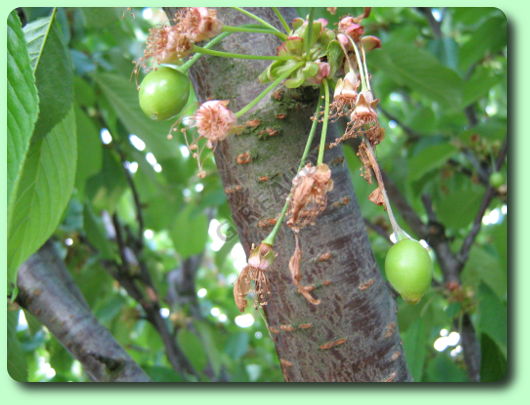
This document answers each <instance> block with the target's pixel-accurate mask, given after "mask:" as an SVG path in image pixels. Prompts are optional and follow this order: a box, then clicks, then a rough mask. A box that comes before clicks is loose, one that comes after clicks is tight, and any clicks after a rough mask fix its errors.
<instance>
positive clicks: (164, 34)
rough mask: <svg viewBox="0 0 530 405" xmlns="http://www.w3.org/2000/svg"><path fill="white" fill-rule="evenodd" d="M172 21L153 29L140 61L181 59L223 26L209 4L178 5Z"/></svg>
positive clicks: (178, 60) (174, 60) (173, 60)
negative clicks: (180, 7)
mask: <svg viewBox="0 0 530 405" xmlns="http://www.w3.org/2000/svg"><path fill="white" fill-rule="evenodd" d="M172 23H173V24H172V25H164V26H161V27H154V28H151V29H150V31H149V36H148V37H147V46H146V49H145V51H144V56H143V58H142V59H141V64H144V63H145V61H147V60H153V61H154V62H156V63H158V64H160V63H174V64H176V63H179V62H180V61H181V60H182V58H184V57H186V56H187V55H189V54H190V52H191V50H192V48H193V44H195V43H197V42H201V41H204V40H207V39H209V38H213V37H214V36H216V35H217V34H219V33H220V32H221V29H222V23H221V22H220V21H219V20H218V19H217V15H216V11H215V10H212V9H210V8H206V7H187V8H182V9H179V10H178V11H177V12H176V13H175V16H174V17H173V21H172Z"/></svg>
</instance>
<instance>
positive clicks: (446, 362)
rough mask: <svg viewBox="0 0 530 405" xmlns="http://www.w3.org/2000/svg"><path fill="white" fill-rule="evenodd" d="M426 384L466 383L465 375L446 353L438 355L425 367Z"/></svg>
mask: <svg viewBox="0 0 530 405" xmlns="http://www.w3.org/2000/svg"><path fill="white" fill-rule="evenodd" d="M425 381H426V382H467V381H468V377H467V373H466V372H465V371H464V370H463V369H462V368H460V367H458V366H457V365H456V364H455V363H454V361H452V360H451V358H450V357H449V356H448V355H447V354H446V353H439V354H437V355H436V357H435V358H434V359H433V360H431V361H430V363H429V366H428V367H427V378H426V380H425Z"/></svg>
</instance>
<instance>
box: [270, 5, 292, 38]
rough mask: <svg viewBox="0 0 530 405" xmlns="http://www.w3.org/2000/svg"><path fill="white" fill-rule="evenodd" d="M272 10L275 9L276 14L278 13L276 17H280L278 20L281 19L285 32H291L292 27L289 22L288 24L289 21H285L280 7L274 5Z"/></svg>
mask: <svg viewBox="0 0 530 405" xmlns="http://www.w3.org/2000/svg"><path fill="white" fill-rule="evenodd" d="M272 11H274V14H276V17H278V20H280V23H281V24H282V26H283V29H284V30H285V32H287V33H289V32H290V31H291V27H289V24H287V21H285V18H283V15H282V13H280V10H278V7H272Z"/></svg>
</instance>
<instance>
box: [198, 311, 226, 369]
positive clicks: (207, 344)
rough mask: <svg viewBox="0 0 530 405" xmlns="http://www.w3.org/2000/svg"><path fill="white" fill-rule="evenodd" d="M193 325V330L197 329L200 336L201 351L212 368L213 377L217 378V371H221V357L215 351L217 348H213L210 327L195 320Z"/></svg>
mask: <svg viewBox="0 0 530 405" xmlns="http://www.w3.org/2000/svg"><path fill="white" fill-rule="evenodd" d="M193 325H194V326H195V328H197V331H198V332H199V334H200V336H201V341H202V343H203V347H204V349H203V350H204V351H205V352H206V354H207V356H208V360H209V364H210V366H211V367H212V371H213V372H214V375H216V376H217V375H219V371H220V370H221V356H220V354H219V351H218V350H217V347H216V346H215V341H214V339H213V333H212V331H211V327H210V326H209V325H208V324H207V323H206V322H204V321H202V322H201V321H197V320H195V321H194V322H193Z"/></svg>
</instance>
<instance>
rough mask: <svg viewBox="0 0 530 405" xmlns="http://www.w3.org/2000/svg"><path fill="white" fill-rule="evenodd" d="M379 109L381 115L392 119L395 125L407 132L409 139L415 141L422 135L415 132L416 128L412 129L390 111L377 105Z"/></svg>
mask: <svg viewBox="0 0 530 405" xmlns="http://www.w3.org/2000/svg"><path fill="white" fill-rule="evenodd" d="M379 110H380V111H381V112H382V113H383V115H384V116H385V117H386V118H387V119H388V120H390V121H394V122H395V123H396V124H397V125H399V126H400V127H401V128H402V129H403V131H405V133H406V134H407V136H408V138H409V140H410V141H412V142H414V141H417V140H418V139H420V138H421V137H422V135H421V134H420V133H419V132H417V131H416V130H414V129H412V128H411V127H409V126H408V125H406V124H405V123H404V122H403V121H401V120H400V119H399V118H398V117H396V116H395V115H393V114H392V113H390V112H388V111H387V110H385V109H384V108H381V107H379Z"/></svg>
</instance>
